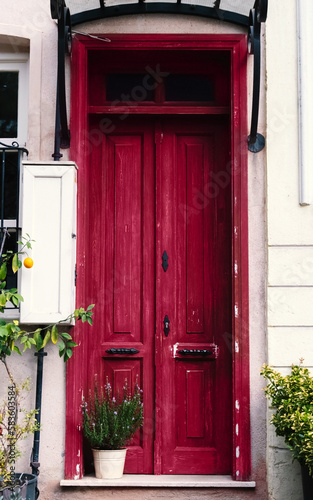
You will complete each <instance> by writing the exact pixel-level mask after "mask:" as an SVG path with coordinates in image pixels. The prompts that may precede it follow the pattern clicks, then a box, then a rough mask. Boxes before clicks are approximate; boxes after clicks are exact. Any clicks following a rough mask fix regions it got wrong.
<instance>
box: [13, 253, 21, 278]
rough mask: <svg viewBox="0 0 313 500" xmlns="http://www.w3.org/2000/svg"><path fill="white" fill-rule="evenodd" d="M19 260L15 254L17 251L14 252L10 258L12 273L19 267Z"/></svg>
mask: <svg viewBox="0 0 313 500" xmlns="http://www.w3.org/2000/svg"><path fill="white" fill-rule="evenodd" d="M19 262H20V261H19V258H18V255H17V253H15V254H14V256H13V259H12V270H13V272H14V273H16V272H17V271H18V270H19V268H20V265H19Z"/></svg>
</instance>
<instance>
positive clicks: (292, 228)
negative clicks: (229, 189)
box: [266, 0, 313, 500]
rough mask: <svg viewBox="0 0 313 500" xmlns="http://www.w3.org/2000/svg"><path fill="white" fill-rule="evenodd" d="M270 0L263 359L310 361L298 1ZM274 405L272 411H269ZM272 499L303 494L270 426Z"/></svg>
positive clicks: (311, 263)
mask: <svg viewBox="0 0 313 500" xmlns="http://www.w3.org/2000/svg"><path fill="white" fill-rule="evenodd" d="M281 14H282V12H281V5H279V3H278V2H269V17H268V22H267V25H266V60H267V64H266V70H267V228H268V232H267V239H268V292H267V293H268V333H267V336H268V337H267V340H268V361H269V363H270V364H272V365H273V366H275V367H277V368H278V369H279V370H280V371H281V372H282V373H287V372H288V368H287V367H290V365H291V364H292V363H298V362H299V359H300V358H304V364H305V365H307V366H309V367H312V366H313V349H312V338H313V337H312V336H313V315H312V298H313V288H312V284H313V280H312V269H313V232H312V227H313V208H312V206H311V205H308V206H300V205H299V162H298V156H299V151H298V122H299V118H298V83H297V79H298V73H297V71H298V68H297V12H296V1H295V0H288V1H285V2H284V15H283V18H282V17H281ZM270 415H271V411H269V415H268V416H269V417H270ZM268 445H269V447H268V478H269V492H270V499H272V500H283V499H287V498H288V499H289V498H290V499H291V498H292V499H293V500H300V499H302V489H301V482H300V469H299V466H298V464H297V463H293V464H292V462H291V455H290V452H289V451H288V450H287V449H286V446H285V444H284V441H283V439H278V438H277V437H276V436H275V432H274V430H273V428H272V426H269V436H268Z"/></svg>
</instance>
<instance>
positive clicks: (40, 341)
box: [34, 328, 43, 351]
mask: <svg viewBox="0 0 313 500" xmlns="http://www.w3.org/2000/svg"><path fill="white" fill-rule="evenodd" d="M34 340H35V342H36V348H37V351H39V349H41V348H42V344H43V338H42V336H41V328H38V329H37V330H36V331H35V333H34Z"/></svg>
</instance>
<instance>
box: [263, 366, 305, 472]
mask: <svg viewBox="0 0 313 500" xmlns="http://www.w3.org/2000/svg"><path fill="white" fill-rule="evenodd" d="M261 375H263V377H265V378H266V379H267V381H268V385H267V387H266V388H265V394H266V396H267V398H268V399H270V400H271V403H272V406H273V407H274V408H275V410H276V411H275V413H274V415H273V416H272V419H271V423H272V424H273V425H274V426H275V429H276V434H277V435H278V436H283V437H284V438H285V442H286V444H287V446H288V448H289V449H290V450H291V453H292V456H293V458H294V459H296V460H298V461H299V462H300V464H301V465H305V466H307V467H308V469H309V472H310V475H311V476H313V377H312V376H311V375H310V372H309V370H308V369H307V368H305V367H303V366H302V365H301V364H300V365H292V367H291V374H290V375H286V376H285V377H283V376H282V375H281V374H280V373H279V372H277V371H276V370H274V369H273V368H272V367H271V366H268V365H263V368H262V370H261Z"/></svg>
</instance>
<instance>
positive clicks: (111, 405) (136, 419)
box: [82, 377, 143, 479]
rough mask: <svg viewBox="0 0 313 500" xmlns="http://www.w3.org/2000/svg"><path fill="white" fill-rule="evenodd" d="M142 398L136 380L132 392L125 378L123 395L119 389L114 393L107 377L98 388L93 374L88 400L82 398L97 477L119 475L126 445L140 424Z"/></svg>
mask: <svg viewBox="0 0 313 500" xmlns="http://www.w3.org/2000/svg"><path fill="white" fill-rule="evenodd" d="M141 399H142V391H141V389H140V388H139V386H138V384H137V380H136V383H135V387H134V390H133V393H132V394H131V392H130V389H129V387H128V385H127V379H126V380H125V384H124V387H123V391H122V395H121V394H120V392H119V391H118V392H117V394H116V396H114V395H113V391H112V386H111V384H110V383H109V380H108V377H107V378H106V383H105V385H104V387H100V388H99V387H98V382H97V378H96V379H95V386H94V389H93V391H90V392H89V398H88V401H86V400H85V399H84V400H83V403H82V414H83V434H84V436H85V438H86V439H87V441H88V442H89V444H90V446H91V448H92V452H93V458H94V466H95V473H96V477H97V478H99V479H109V478H120V477H122V475H123V471H124V464H125V458H126V451H127V450H126V448H125V447H126V445H127V444H129V442H130V441H131V439H132V438H133V436H134V434H135V432H136V431H137V430H138V429H139V428H140V427H141V426H142V424H143V403H142V400H141Z"/></svg>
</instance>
